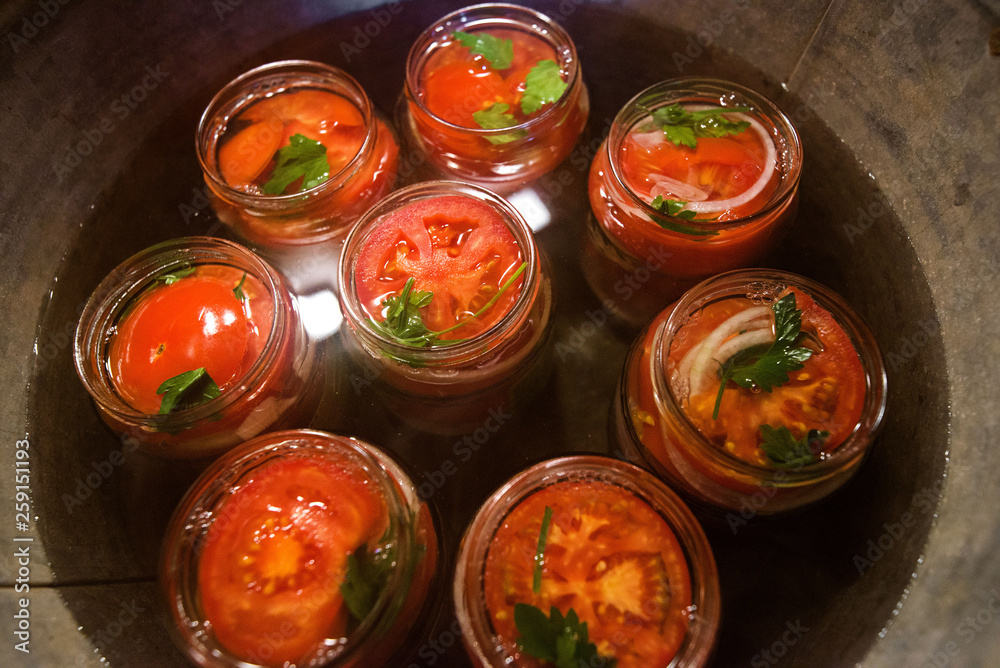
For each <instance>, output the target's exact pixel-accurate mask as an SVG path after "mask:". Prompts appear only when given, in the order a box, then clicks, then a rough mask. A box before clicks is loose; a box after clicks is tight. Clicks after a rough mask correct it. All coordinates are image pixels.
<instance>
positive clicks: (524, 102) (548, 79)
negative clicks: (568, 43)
mask: <svg viewBox="0 0 1000 668" xmlns="http://www.w3.org/2000/svg"><path fill="white" fill-rule="evenodd" d="M566 86H567V84H566V82H565V81H563V80H562V77H561V76H560V75H559V64H558V63H556V61H554V60H540V61H538V64H537V65H535V66H534V67H532V68H531V71H530V72H528V75H527V76H526V77H525V79H524V95H522V96H521V111H523V112H524V113H525V114H533V113H535V112H536V111H538V110H539V109H541V108H542V106H543V105H545V104H547V103H549V102H555V101H556V100H558V99H559V98H560V97H562V94H563V92H565V90H566Z"/></svg>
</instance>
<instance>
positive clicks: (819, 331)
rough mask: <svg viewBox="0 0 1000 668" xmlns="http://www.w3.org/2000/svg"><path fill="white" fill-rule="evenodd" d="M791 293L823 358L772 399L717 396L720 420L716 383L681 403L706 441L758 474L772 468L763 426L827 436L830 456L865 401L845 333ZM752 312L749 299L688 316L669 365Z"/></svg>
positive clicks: (735, 391)
mask: <svg viewBox="0 0 1000 668" xmlns="http://www.w3.org/2000/svg"><path fill="white" fill-rule="evenodd" d="M790 292H792V293H794V294H795V298H796V307H797V308H798V309H800V310H801V311H802V329H803V331H805V332H813V333H815V334H816V335H817V336H818V337H819V340H820V341H821V342H822V344H823V350H821V351H814V352H813V354H812V355H811V356H810V357H809V359H807V360H806V361H805V362H804V364H803V367H802V369H800V370H798V371H792V372H791V373H789V381H788V382H787V383H784V384H782V385H780V386H776V387H774V388H773V389H772V391H771V392H755V391H752V390H750V389H747V388H742V387H739V386H737V385H736V384H735V383H730V384H729V385H728V386H727V388H726V389H725V391H723V393H722V402H721V403H720V405H719V414H718V417H717V419H713V418H712V413H713V411H714V407H715V401H716V397H717V395H718V389H719V383H718V382H715V383H713V384H711V385H710V386H709V388H708V389H707V390H706V391H705V392H703V393H701V394H699V395H696V396H692V397H690V398H689V401H687V402H684V401H682V406H683V407H684V410H685V412H686V413H687V415H688V418H689V419H691V421H692V422H693V423H694V424H695V426H696V427H697V428H698V429H699V431H701V432H702V434H704V435H705V436H706V438H708V439H709V440H710V441H711V442H713V443H715V444H716V445H718V446H719V447H723V448H725V449H726V450H728V451H729V452H730V453H732V454H733V455H734V456H735V457H738V458H739V459H742V460H743V461H746V462H749V463H752V464H757V465H760V466H770V463H769V460H768V459H767V457H766V456H765V455H764V452H763V451H762V450H761V448H760V443H761V440H762V438H761V436H760V426H761V425H763V424H768V425H770V426H772V427H774V428H777V427H779V426H785V427H787V428H788V429H789V430H790V431H791V432H792V435H793V436H794V437H795V438H796V439H802V438H805V437H806V436H807V435H808V433H809V431H811V430H813V429H815V430H819V431H826V432H829V436H828V437H827V439H826V440H825V442H824V448H823V449H824V451H825V452H831V451H833V450H835V449H836V448H837V446H839V445H840V444H841V443H843V442H844V441H845V440H846V439H847V437H848V436H850V434H851V432H852V431H853V430H854V428H855V426H856V425H857V424H858V421H859V420H860V419H861V410H862V405H863V403H864V398H865V392H866V380H865V373H864V368H863V367H862V365H861V360H860V358H859V357H858V354H857V352H856V351H855V349H854V346H853V345H852V344H851V340H850V338H849V337H848V335H847V333H846V332H845V331H844V330H843V328H842V327H841V326H840V325H838V324H837V323H836V321H835V320H834V319H833V316H832V315H830V313H829V312H828V311H826V310H825V309H823V308H821V307H820V306H819V305H817V304H816V302H815V301H814V300H813V299H812V298H811V297H809V296H808V295H807V294H805V293H804V292H802V291H801V290H795V289H793V290H791V291H790ZM785 294H787V293H785ZM782 296H784V295H782ZM750 306H752V304H751V303H750V301H749V300H747V299H730V300H725V301H722V302H717V303H715V304H712V305H709V306H708V307H706V308H705V309H704V310H703V311H702V312H700V313H698V314H697V315H695V316H693V317H692V319H691V320H690V321H689V322H688V323H687V324H686V325H685V326H684V327H682V328H681V329H680V330H679V331H678V333H677V336H676V337H675V339H674V340H675V341H676V342H677V345H673V346H671V350H670V362H671V364H672V365H674V367H675V368H676V365H677V364H679V362H680V360H681V358H682V357H683V355H684V353H686V352H687V350H688V349H690V348H691V346H692V345H694V344H696V343H698V342H699V341H700V340H701V339H702V338H704V337H705V336H707V335H708V333H709V332H711V330H712V329H714V327H715V326H717V325H718V324H719V323H721V322H722V321H723V320H725V319H726V318H728V317H729V316H731V315H734V314H735V313H738V312H739V311H742V310H743V309H746V308H749V307H750Z"/></svg>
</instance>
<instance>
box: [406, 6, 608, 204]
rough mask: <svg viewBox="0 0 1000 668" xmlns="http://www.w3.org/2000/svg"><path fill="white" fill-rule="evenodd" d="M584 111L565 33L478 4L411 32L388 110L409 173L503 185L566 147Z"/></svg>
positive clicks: (541, 169) (541, 20)
mask: <svg viewBox="0 0 1000 668" xmlns="http://www.w3.org/2000/svg"><path fill="white" fill-rule="evenodd" d="M589 110H590V102H589V99H588V97H587V89H586V86H585V85H584V83H583V78H582V74H581V69H580V62H579V60H578V58H577V54H576V47H575V46H574V45H573V41H572V40H571V39H570V37H569V35H568V34H567V33H566V31H565V30H563V29H562V27H560V26H559V25H558V24H557V23H555V22H554V21H552V20H551V19H550V18H549V17H547V16H545V15H543V14H540V13H538V12H536V11H534V10H531V9H528V8H525V7H519V6H516V5H507V4H483V5H475V6H473V7H467V8H465V9H461V10H458V11H456V12H453V13H451V14H449V15H447V16H445V17H443V18H442V19H440V20H438V21H437V22H436V23H434V24H433V25H432V26H430V27H429V28H427V29H426V30H425V31H424V32H423V33H422V34H421V35H420V37H418V38H417V40H416V42H414V44H413V46H412V47H411V49H410V53H409V56H408V57H407V60H406V82H405V87H404V89H403V95H402V97H401V98H400V101H399V104H398V105H397V113H396V116H397V126H398V128H399V130H400V134H401V136H402V138H403V140H404V144H405V146H406V148H407V155H408V158H407V160H408V164H407V169H410V170H412V171H413V175H414V178H455V179H460V180H463V181H471V182H474V183H479V184H481V185H485V186H488V187H490V188H493V189H495V190H497V191H500V192H508V191H510V190H513V189H515V188H517V187H519V186H521V185H522V184H524V183H526V182H528V181H531V180H534V179H536V178H538V177H539V176H541V175H543V174H545V173H547V172H550V171H552V170H553V169H554V168H555V167H556V166H557V165H558V164H559V163H560V162H562V161H563V160H564V159H565V158H566V157H567V156H568V155H569V154H570V152H571V151H572V150H573V146H574V145H575V144H576V140H577V138H578V137H579V135H580V133H581V132H582V131H583V128H584V126H585V125H586V123H587V115H588V113H589Z"/></svg>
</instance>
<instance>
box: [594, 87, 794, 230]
mask: <svg viewBox="0 0 1000 668" xmlns="http://www.w3.org/2000/svg"><path fill="white" fill-rule="evenodd" d="M713 96H714V97H713ZM737 99H738V100H741V101H743V102H748V103H749V104H747V105H738V106H749V107H750V111H749V112H745V113H753V112H755V111H756V112H757V113H756V114H753V117H754V119H755V120H757V121H761V120H765V121H766V123H764V124H762V125H763V127H764V128H765V129H766V130H769V131H770V133H771V135H772V140H775V139H776V137H775V135H777V136H778V137H780V138H781V141H782V143H784V144H785V148H784V151H783V150H782V149H781V147H779V146H777V142H776V145H775V149H776V151H777V152H778V156H779V163H783V162H787V164H788V166H789V170H788V173H784V172H782V174H781V177H780V180H779V183H778V188H777V190H776V191H775V192H774V194H773V195H772V196H771V197H770V198H769V200H768V202H767V203H766V204H765V205H764V206H763V207H762V208H760V209H758V210H757V211H755V212H754V213H752V214H749V215H747V216H743V217H741V218H737V219H735V220H730V221H724V222H721V223H719V222H715V221H709V220H698V219H687V218H679V217H676V216H670V215H669V214H666V213H664V212H662V211H658V210H657V209H654V208H653V207H652V206H651V205H650V203H649V202H646V201H645V200H643V199H642V198H641V197H639V195H638V194H637V193H636V192H635V191H634V190H632V188H631V187H630V186H629V184H628V181H627V179H626V178H625V175H624V173H623V172H622V169H621V167H620V165H619V161H618V156H620V155H621V150H620V149H621V147H622V144H623V143H624V141H625V139H626V137H627V136H628V134H629V132H630V131H631V130H632V128H633V127H635V125H636V123H637V122H638V121H639V120H640V117H644V116H645V115H646V113H645V112H644V111H641V110H642V109H643V108H645V109H646V110H648V111H652V110H654V109H656V108H659V107H662V106H666V105H668V104H673V103H679V102H688V101H694V102H706V101H709V100H711V101H713V102H715V103H717V104H719V105H720V106H730V105H727V104H726V102H730V103H735V102H736V100H737ZM603 150H604V152H605V157H606V159H607V161H608V165H609V171H610V172H611V175H612V178H613V179H614V182H615V184H616V185H617V186H618V187H619V188H620V189H621V190H622V192H623V193H625V195H626V196H627V197H628V198H629V201H630V203H631V204H632V205H633V206H635V207H636V208H637V209H639V210H640V211H643V212H644V213H645V214H646V215H647V217H662V218H667V219H670V220H672V221H674V222H676V223H677V224H679V225H683V226H685V227H691V228H694V229H696V230H699V231H702V232H706V233H710V232H721V231H725V230H733V229H738V228H742V227H747V226H750V225H752V224H754V223H756V222H758V221H761V220H766V219H768V218H769V217H770V216H771V215H772V214H773V213H774V212H775V211H777V210H779V209H780V208H781V207H782V206H784V205H785V203H786V202H787V201H788V200H789V199H790V198H791V197H793V196H794V195H795V193H796V192H797V189H798V184H799V180H800V178H801V174H802V161H803V151H802V142H801V139H800V138H799V133H798V131H797V130H796V128H795V126H794V124H793V123H792V121H791V119H789V118H788V116H787V115H786V114H785V113H784V112H783V111H782V110H781V108H779V107H778V105H777V104H775V103H774V102H773V101H772V100H770V99H769V98H768V97H766V96H764V95H763V94H761V93H758V92H757V91H755V90H752V89H750V88H747V87H746V86H742V85H740V84H737V83H734V82H731V81H726V80H724V79H717V78H712V77H698V76H689V77H678V78H675V79H668V80H666V81H661V82H659V83H656V84H653V85H652V86H649V87H648V88H646V89H644V90H642V91H640V92H639V93H637V94H636V95H635V96H633V97H632V99H630V100H629V101H628V102H626V103H625V105H624V106H622V108H621V109H619V111H618V113H617V114H616V115H615V118H614V120H613V121H612V123H611V130H610V131H609V134H608V138H607V140H606V141H605V142H604V147H603ZM782 154H786V157H785V159H782V157H781V156H782ZM649 223H650V224H651V225H654V226H655V225H656V223H655V222H653V221H652V220H649ZM657 228H658V229H662V228H660V227H659V226H657ZM663 233H664V234H683V233H679V232H672V231H670V230H666V229H663ZM705 238H709V237H705Z"/></svg>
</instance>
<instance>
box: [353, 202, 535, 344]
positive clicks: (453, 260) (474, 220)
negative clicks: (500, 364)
mask: <svg viewBox="0 0 1000 668" xmlns="http://www.w3.org/2000/svg"><path fill="white" fill-rule="evenodd" d="M523 261H524V259H523V257H522V254H521V250H520V247H519V246H518V244H517V240H516V239H515V238H514V235H513V233H512V232H511V231H510V229H509V228H508V226H507V224H506V223H505V222H504V219H503V217H502V216H501V215H500V214H499V213H498V212H497V211H496V210H495V209H494V208H493V207H492V206H490V205H489V204H487V203H485V202H482V201H480V200H477V199H474V198H472V197H465V196H461V195H449V196H442V197H434V198H430V199H425V200H420V201H417V202H414V203H413V204H409V205H407V206H404V207H402V208H400V209H398V210H395V211H393V212H391V213H389V214H387V215H386V216H385V217H384V218H383V219H382V220H381V221H380V222H379V223H378V224H377V226H376V227H375V228H374V230H373V231H372V232H371V234H370V235H369V236H368V237H367V238H366V239H365V242H364V245H363V246H362V248H361V251H360V253H359V254H358V258H357V263H356V265H355V281H356V289H357V294H358V299H359V301H360V302H361V305H362V307H363V308H364V309H365V310H366V312H367V313H368V315H369V317H371V318H372V319H374V320H377V321H382V320H384V318H385V313H384V305H383V302H385V300H387V299H388V298H390V297H394V296H397V295H399V294H400V293H401V292H402V291H403V287H404V285H405V284H406V281H407V279H409V278H410V277H413V278H414V279H415V285H414V289H415V290H421V291H429V292H431V293H433V297H432V299H431V300H430V303H429V304H428V305H426V306H424V307H422V308H421V309H420V312H421V317H422V318H423V321H424V324H425V325H426V326H427V328H428V329H431V330H434V331H440V330H445V329H448V328H449V327H452V326H454V325H456V324H458V323H460V322H463V323H467V324H464V325H463V326H461V327H459V328H457V329H455V330H453V331H450V332H448V333H446V334H443V335H442V336H441V338H442V339H465V338H469V337H472V336H475V335H476V334H478V333H480V332H482V331H484V330H486V329H488V328H489V327H491V326H492V325H494V324H495V323H496V322H498V321H499V320H500V319H501V318H502V317H503V316H504V315H505V314H506V313H507V312H508V311H509V310H510V309H511V308H512V307H513V305H514V302H515V301H516V300H517V296H518V294H519V293H520V289H521V284H522V283H523V278H520V277H519V278H518V279H517V280H516V281H515V282H514V283H513V284H512V285H511V286H510V287H509V288H508V289H507V290H505V291H504V292H503V294H502V295H501V296H500V298H499V299H498V300H497V301H496V303H495V304H493V305H492V306H491V307H490V308H489V309H488V310H487V311H486V312H484V313H482V314H481V315H479V316H478V317H475V318H474V317H473V316H474V314H476V313H477V312H478V311H479V310H480V309H482V308H483V307H484V306H485V305H486V304H487V303H488V302H489V301H490V300H491V299H492V298H493V297H494V296H495V295H496V294H497V293H498V292H499V291H500V288H501V286H502V285H503V284H504V283H505V282H506V281H507V280H508V279H509V278H510V277H511V276H512V275H513V274H514V273H515V271H517V269H518V267H520V265H521V264H522V262H523Z"/></svg>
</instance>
